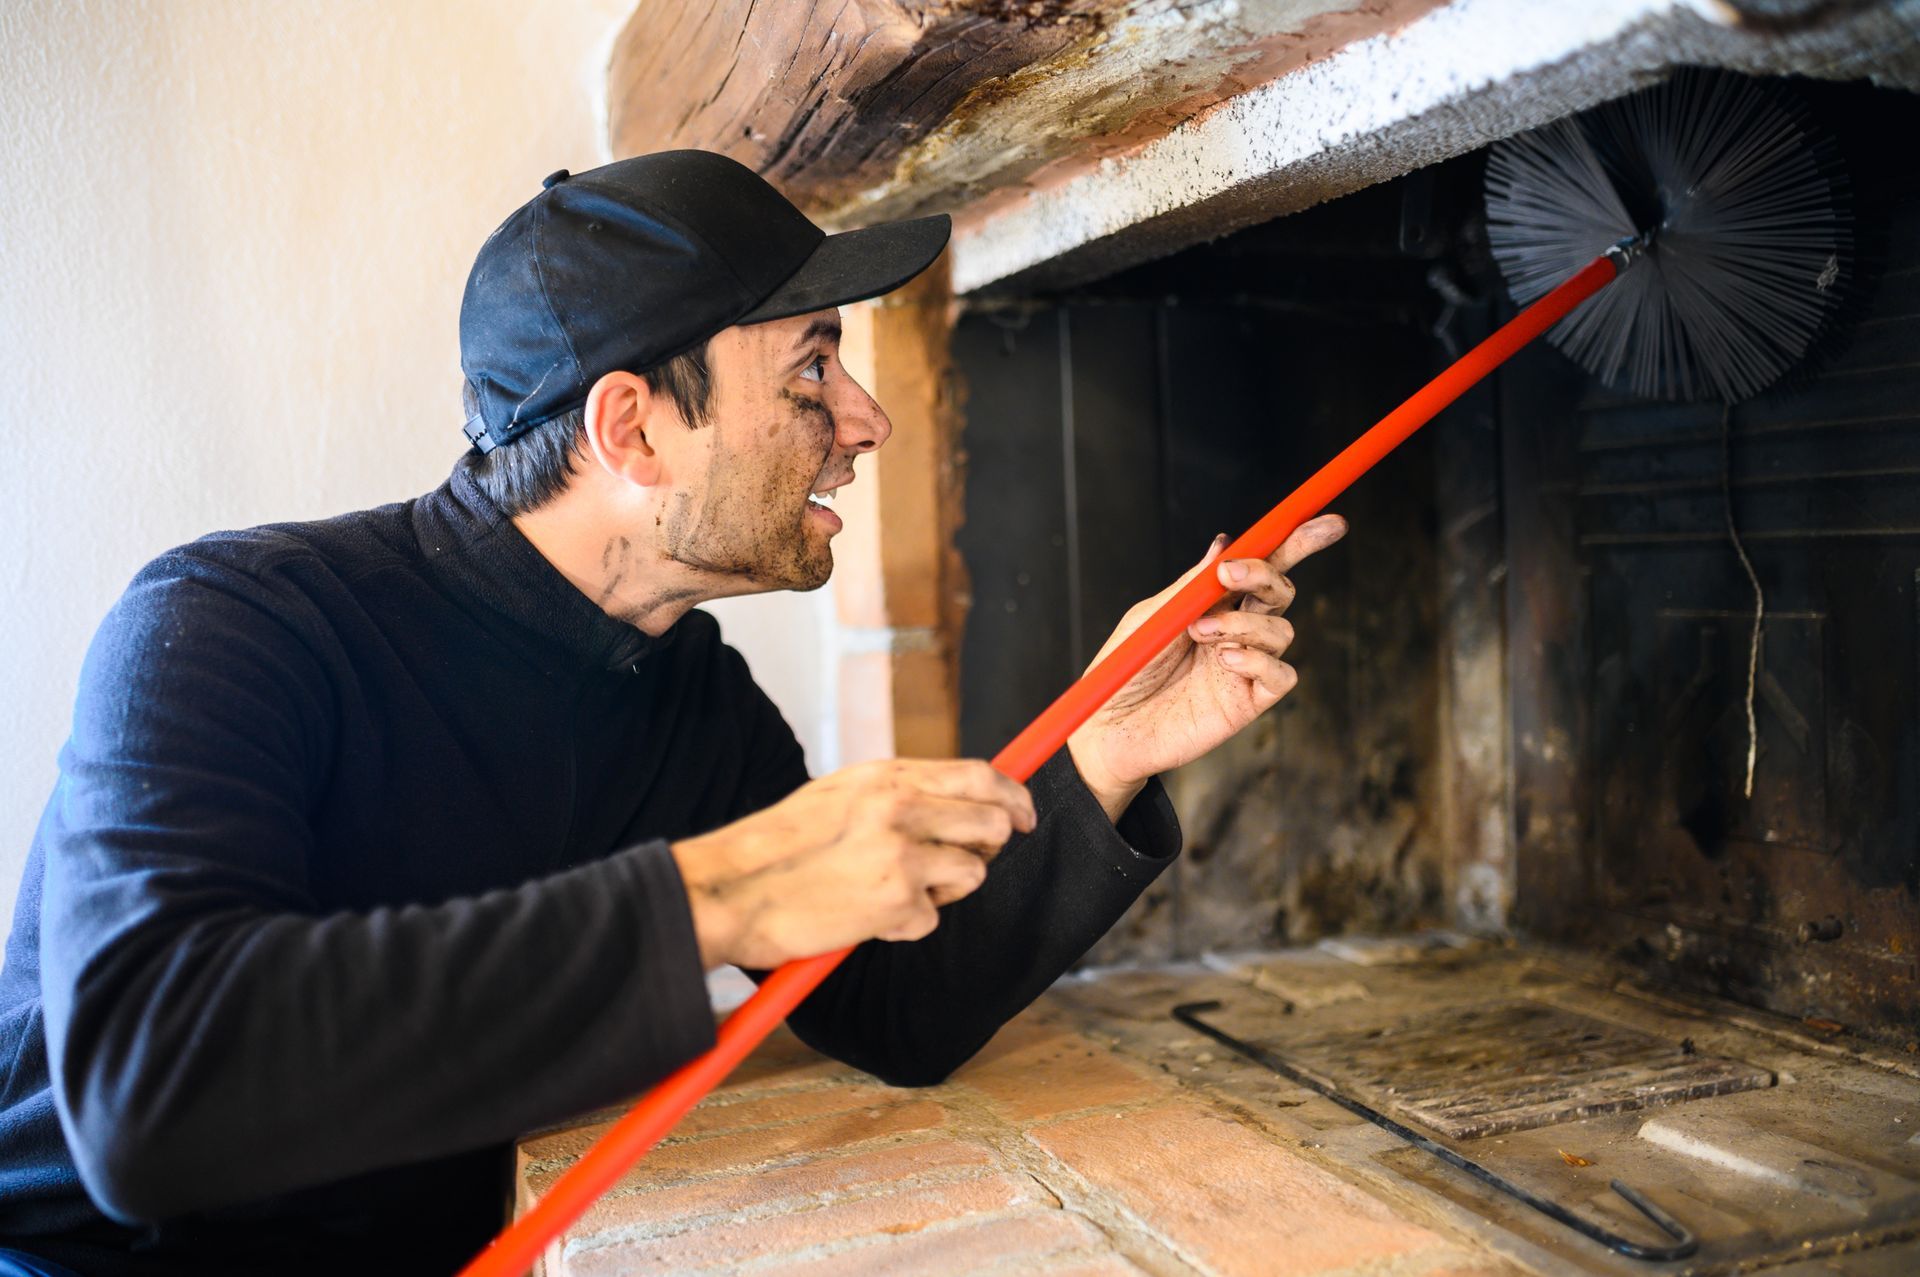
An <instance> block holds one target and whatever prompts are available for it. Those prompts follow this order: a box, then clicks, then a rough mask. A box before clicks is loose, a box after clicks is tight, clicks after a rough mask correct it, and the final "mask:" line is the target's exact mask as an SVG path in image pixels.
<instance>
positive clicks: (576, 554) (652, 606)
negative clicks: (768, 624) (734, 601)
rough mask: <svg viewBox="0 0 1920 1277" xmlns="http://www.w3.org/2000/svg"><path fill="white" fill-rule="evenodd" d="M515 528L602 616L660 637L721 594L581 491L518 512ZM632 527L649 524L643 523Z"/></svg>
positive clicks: (638, 519)
mask: <svg viewBox="0 0 1920 1277" xmlns="http://www.w3.org/2000/svg"><path fill="white" fill-rule="evenodd" d="M513 526H514V527H516V528H518V529H519V531H520V535H522V536H524V537H525V538H526V539H527V540H528V542H529V543H531V544H532V546H533V548H534V549H536V550H538V551H539V552H540V556H541V557H542V558H544V559H545V560H546V561H547V562H548V563H551V564H552V565H553V567H554V570H555V571H557V572H559V573H560V575H561V576H564V577H565V578H566V579H567V580H568V581H569V582H570V583H571V584H572V585H573V587H574V588H575V589H576V590H579V591H580V593H582V594H584V595H586V596H587V598H589V599H591V600H592V601H593V603H594V605H595V606H596V607H598V608H599V609H600V610H601V611H603V612H605V613H606V614H607V615H608V616H611V617H612V618H614V619H615V620H616V621H625V622H626V623H627V624H628V625H631V626H634V627H635V628H636V629H639V630H641V631H643V632H644V633H647V634H650V635H654V636H655V637H658V636H659V635H661V634H664V633H666V632H667V631H668V630H669V629H671V628H672V627H673V624H674V623H675V622H676V621H678V620H679V619H680V618H681V617H683V616H685V615H686V614H687V613H688V612H689V611H691V610H693V608H694V607H696V606H697V605H699V604H701V603H704V602H706V601H707V600H708V599H712V598H718V597H720V594H721V592H720V591H715V590H712V589H711V588H705V583H704V582H702V581H700V580H698V579H696V577H697V574H696V573H694V572H693V571H692V570H690V569H688V568H686V567H685V566H683V565H682V564H679V563H676V562H674V561H673V560H672V559H669V558H668V557H666V556H665V555H664V554H662V553H661V552H660V550H659V548H658V547H657V546H655V545H654V544H653V543H652V542H651V541H650V540H648V539H645V538H642V537H639V536H637V535H635V534H634V533H633V532H631V531H629V530H619V529H618V526H617V524H616V523H614V522H613V521H610V520H609V519H608V518H607V517H606V514H605V511H604V509H603V508H596V505H595V503H593V502H591V501H589V500H586V499H584V495H583V494H581V493H578V492H576V491H573V490H569V491H567V492H563V493H562V494H561V495H560V496H558V497H556V498H555V499H554V500H552V501H549V502H548V503H547V504H545V505H543V506H541V507H540V508H539V509H537V510H532V511H528V512H527V513H524V514H518V515H515V516H514V517H513ZM627 526H628V528H632V527H635V526H645V520H644V519H641V518H635V519H634V520H632V521H631V522H630V523H629V524H628V525H627Z"/></svg>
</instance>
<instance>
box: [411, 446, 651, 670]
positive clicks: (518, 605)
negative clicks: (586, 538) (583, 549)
mask: <svg viewBox="0 0 1920 1277" xmlns="http://www.w3.org/2000/svg"><path fill="white" fill-rule="evenodd" d="M413 524H414V532H415V534H416V535H417V536H418V537H419V538H420V549H421V552H422V553H423V554H424V555H425V557H426V559H427V561H428V562H429V563H430V564H431V565H432V566H433V569H434V571H435V572H436V574H438V575H439V576H440V577H441V579H443V580H444V581H445V582H447V584H448V585H449V586H451V587H452V588H453V589H455V590H457V591H459V592H460V593H461V594H463V595H465V596H467V597H468V598H470V599H472V600H474V601H476V602H478V603H480V604H481V605H483V606H485V607H486V608H488V609H490V610H491V611H493V612H494V613H496V614H498V615H500V616H503V617H505V618H506V619H507V620H508V621H510V622H512V623H513V624H514V625H515V626H517V627H518V628H520V629H522V630H525V631H528V632H530V633H531V634H532V635H534V636H535V637H536V638H538V639H540V640H542V641H543V642H544V643H546V644H548V645H550V646H552V647H555V648H558V649H559V650H560V651H561V652H562V653H564V655H565V657H566V658H567V660H568V663H569V664H571V665H573V666H575V667H577V668H580V669H600V670H620V669H628V668H631V667H633V666H635V665H637V664H638V663H639V662H640V661H641V660H643V659H644V658H646V657H647V656H649V655H651V654H652V653H654V652H657V651H660V650H662V649H664V648H666V647H667V646H668V645H670V644H671V643H672V642H673V638H674V634H675V631H676V630H677V629H678V628H679V627H678V626H677V625H676V626H675V627H673V628H672V629H669V630H668V631H667V632H666V633H665V634H662V635H660V636H659V637H658V638H656V637H654V636H653V635H650V634H648V633H646V632H645V631H644V630H641V629H639V628H637V627H635V626H632V625H629V624H627V623H626V622H625V621H619V620H615V619H614V618H613V617H611V616H608V615H607V614H606V613H605V612H603V611H601V610H600V608H599V607H597V606H595V604H594V602H593V601H592V600H591V599H589V598H588V597H587V596H586V595H584V594H582V593H581V592H580V591H579V590H578V589H576V588H575V587H574V585H573V583H572V582H571V581H569V580H567V578H566V577H564V576H562V575H561V574H560V571H559V569H557V568H555V567H554V566H553V565H552V564H551V563H549V562H547V560H546V558H545V557H544V556H543V555H541V553H540V551H538V550H536V549H534V547H533V543H532V542H530V541H528V540H527V539H526V537H524V536H522V535H521V534H520V530H519V529H518V528H516V527H514V525H513V520H512V519H511V518H509V517H508V516H507V514H506V513H505V512H504V511H502V510H501V509H500V507H499V506H497V505H495V504H494V503H493V500H492V498H490V497H488V496H487V494H486V493H485V492H484V491H482V490H481V488H480V485H479V484H478V483H476V482H474V479H473V476H472V475H471V474H470V473H468V470H467V462H466V460H465V458H462V460H461V461H460V463H459V464H458V465H456V466H455V467H454V469H453V473H452V475H450V476H449V477H448V479H447V481H446V482H445V483H443V484H441V485H440V486H439V487H438V488H436V489H434V490H433V491H432V492H429V493H428V494H426V495H425V496H423V497H421V498H420V499H419V500H417V501H415V502H414V503H413Z"/></svg>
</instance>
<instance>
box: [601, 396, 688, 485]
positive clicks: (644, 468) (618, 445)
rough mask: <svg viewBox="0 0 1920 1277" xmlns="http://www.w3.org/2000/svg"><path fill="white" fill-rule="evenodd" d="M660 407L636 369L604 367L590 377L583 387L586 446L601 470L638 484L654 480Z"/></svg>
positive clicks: (662, 421) (662, 420) (662, 419)
mask: <svg viewBox="0 0 1920 1277" xmlns="http://www.w3.org/2000/svg"><path fill="white" fill-rule="evenodd" d="M666 407H667V404H666V403H665V401H663V400H662V399H661V398H660V397H659V396H658V395H655V394H654V393H653V387H651V386H649V385H648V384H647V380H646V378H644V377H642V376H640V375H639V374H637V373H631V372H610V373H607V374H606V375H605V376H603V377H601V378H600V380H598V381H596V382H594V383H593V388H592V389H591V390H589V391H587V405H586V431H587V448H588V449H589V450H590V451H591V452H592V453H593V458H594V460H595V461H597V462H599V463H600V467H601V469H603V470H605V471H607V472H608V473H609V474H613V475H617V476H619V477H620V478H622V479H625V480H626V481H627V482H629V483H633V484H637V485H639V486H641V487H644V488H651V487H653V486H654V485H655V484H657V483H659V482H660V480H661V478H662V474H663V464H664V463H663V461H662V458H661V456H660V451H659V448H658V447H657V444H658V442H659V432H660V430H661V429H662V428H663V427H664V426H665V425H666V424H667V420H666V418H667V415H668V414H667V413H665V412H663V409H665V408H666Z"/></svg>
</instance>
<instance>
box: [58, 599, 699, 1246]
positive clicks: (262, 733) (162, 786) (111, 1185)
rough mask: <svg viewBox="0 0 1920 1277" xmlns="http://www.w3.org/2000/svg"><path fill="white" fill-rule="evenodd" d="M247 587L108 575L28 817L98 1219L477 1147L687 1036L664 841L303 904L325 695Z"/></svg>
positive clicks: (662, 1057)
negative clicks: (441, 892) (448, 895)
mask: <svg viewBox="0 0 1920 1277" xmlns="http://www.w3.org/2000/svg"><path fill="white" fill-rule="evenodd" d="M264 588H265V587H263V586H261V585H260V584H259V583H258V582H256V581H253V580H251V579H249V578H246V577H243V576H241V575H240V574H238V573H228V574H227V575H226V576H225V577H218V574H215V579H209V577H208V576H207V575H206V574H202V575H201V576H199V577H197V578H187V579H183V578H182V577H181V576H179V575H177V574H175V575H173V576H169V575H168V574H166V573H162V572H156V571H154V570H153V569H149V571H148V573H146V574H143V577H142V578H141V579H140V580H137V581H136V582H135V584H134V586H133V587H132V588H131V589H130V590H129V591H128V594H127V596H126V597H125V598H124V599H123V600H122V601H121V603H120V605H119V606H118V607H117V608H116V609H115V611H114V613H113V614H112V615H111V616H110V617H109V618H108V620H107V622H106V623H105V624H104V625H103V627H102V629H101V631H100V633H99V635H98V636H97V637H96V639H95V642H94V645H93V647H92V649H91V650H90V652H89V654H88V658H87V662H86V665H85V668H84V670H83V673H82V679H81V690H80V695H79V699H78V703H77V707H76V712H75V721H74V726H73V734H72V737H71V739H70V741H69V744H68V746H67V748H66V749H65V750H64V751H63V753H62V756H61V776H60V779H59V781H58V784H57V787H56V790H55V794H54V797H53V801H52V803H51V805H50V807H49V810H48V813H47V816H46V819H45V821H44V823H43V828H42V836H41V844H40V845H41V848H42V851H43V854H44V856H45V882H44V894H43V897H42V931H41V979H42V989H43V998H44V1009H45V1022H46V1033H47V1045H48V1050H49V1063H50V1067H51V1072H52V1082H53V1091H54V1100H55V1104H56V1107H57V1109H58V1112H59V1118H60V1122H61V1126H62V1129H63V1132H64V1134H65V1136H66V1139H67V1142H68V1145H69V1147H70V1148H71V1149H72V1151H73V1154H74V1158H75V1161H76V1164H77V1166H78V1170H79V1173H80V1176H81V1179H82V1181H83V1182H84V1183H85V1185H86V1187H87V1190H88V1192H89V1193H90V1194H91V1195H92V1196H93V1197H94V1199H95V1201H96V1202H97V1203H98V1204H99V1205H100V1207H101V1208H102V1209H103V1210H105V1211H106V1212H107V1213H108V1214H110V1215H112V1216H114V1217H115V1218H117V1219H120V1220H123V1221H126V1222H148V1221H157V1220H161V1219H166V1218H170V1217H173V1216H178V1215H182V1214H186V1213H189V1212H193V1211H198V1210H205V1209H212V1208H215V1207H219V1206H222V1205H227V1204H232V1203H237V1202H243V1201H250V1200H255V1199H258V1198H261V1197H265V1196H269V1195H272V1194H276V1193H279V1192H284V1191H288V1190H292V1189H296V1188H301V1187H305V1186H308V1185H314V1184H320V1183H325V1182H329V1181H333V1180H338V1179H342V1178H345V1177H347V1176H350V1175H353V1174H356V1173H359V1172H362V1171H366V1170H371V1169H374V1168H377V1167H383V1166H393V1165H399V1164H402V1163H407V1162H412V1161H416V1160H422V1159H427V1158H433V1157H437V1156H443V1155H448V1154H451V1153H455V1152H458V1151H462V1150H467V1149H475V1148H480V1147H483V1146H486V1145H489V1144H495V1143H501V1142H505V1141H507V1140H509V1139H511V1138H512V1137H513V1136H514V1135H515V1134H516V1133H517V1132H519V1131H522V1130H526V1129H530V1128H532V1127H536V1126H539V1125H542V1124H545V1123H550V1122H553V1121H556V1120H559V1119H561V1118H563V1117H565V1116H567V1115H569V1114H572V1113H576V1112H579V1111H582V1110H585V1109H587V1108H590V1107H593V1106H596V1105H600V1104H606V1103H609V1102H611V1101H613V1100H615V1099H617V1098H619V1097H621V1096H623V1095H627V1094H631V1093H632V1092H634V1091H636V1090H638V1089H641V1088H643V1087H645V1086H646V1085H647V1084H649V1083H650V1082H651V1081H653V1080H654V1079H656V1078H658V1077H659V1076H661V1075H663V1074H665V1073H666V1072H668V1071H670V1070H671V1069H672V1068H673V1067H675V1066H677V1065H678V1064H680V1063H682V1062H684V1061H685V1060H686V1059H687V1058H689V1057H690V1056H692V1055H694V1054H697V1053H698V1052H699V1051H701V1050H704V1049H705V1048H706V1047H707V1046H709V1045H711V1042H712V1033H713V1022H712V1017H711V1014H710V1012H709V1010H708V1005H707V996H706V989H705V984H704V981H703V979H702V972H701V969H700V963H699V956H698V949H697V946H696V944H695V940H694V935H693V929H692V922H691V918H690V916H689V914H688V909H687V903H686V899H685V894H684V891H683V889H682V886H681V883H680V879H679V875H678V873H677V872H676V870H675V868H674V864H673V861H672V858H671V857H670V855H669V854H668V852H667V848H666V846H665V844H664V843H657V844H649V845H643V846H639V847H635V848H631V849H629V850H626V851H623V852H620V853H617V854H615V855H613V856H611V857H609V858H607V859H605V860H603V861H599V862H596V863H594V864H591V865H586V866H582V867H580V868H576V869H572V870H569V871H567V872H564V873H560V874H557V875H554V876H552V877H548V878H542V879H537V880H534V881H531V882H528V883H525V884H523V885H521V886H519V887H517V888H514V889H511V890H500V891H495V892H491V893H489V894H486V895H482V896H477V897H472V898H464V899H454V900H449V901H446V902H444V903H440V904H436V905H432V906H423V907H403V908H377V909H372V910H370V911H365V912H351V913H347V912H326V911H323V910H321V909H319V908H317V907H316V905H315V903H314V900H313V899H312V897H311V895H310V894H309V890H308V881H309V877H308V857H309V855H310V853H311V851H312V833H311V825H310V820H309V812H310V810H311V807H312V805H313V802H314V799H315V796H316V795H317V794H318V792H319V791H320V789H321V787H322V786H323V784H324V777H325V772H326V759H327V757H328V756H329V751H330V749H331V748H332V741H331V734H330V727H329V719H330V714H329V704H330V696H331V692H330V689H329V686H328V684H327V682H326V679H325V677H324V676H323V673H322V668H321V665H320V663H319V661H318V659H317V658H316V657H315V656H314V654H313V653H312V652H311V651H310V650H309V649H308V648H307V646H306V645H305V644H304V643H303V641H302V640H301V639H300V638H299V637H298V635H297V633H296V632H295V631H294V630H293V629H291V628H289V627H288V626H287V625H285V624H284V623H283V622H282V621H281V620H279V619H277V615H278V613H276V611H275V609H273V608H271V607H269V606H265V602H266V601H265V600H264V599H263V598H262V597H261V596H262V592H263V590H264ZM582 935H592V936H595V937H597V939H596V942H595V943H594V944H591V945H588V944H581V943H580V940H579V938H580V937H581V936H582Z"/></svg>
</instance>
